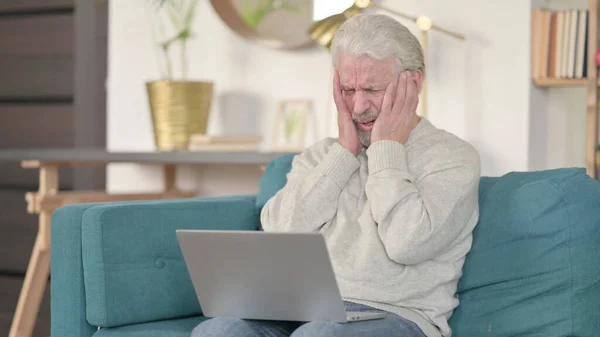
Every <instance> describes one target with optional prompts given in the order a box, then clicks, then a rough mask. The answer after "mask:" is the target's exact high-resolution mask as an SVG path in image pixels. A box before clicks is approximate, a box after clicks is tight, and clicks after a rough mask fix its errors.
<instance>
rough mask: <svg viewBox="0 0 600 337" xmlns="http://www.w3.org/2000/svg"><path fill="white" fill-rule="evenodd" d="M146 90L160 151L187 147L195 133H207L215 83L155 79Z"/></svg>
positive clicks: (155, 137) (147, 84)
mask: <svg viewBox="0 0 600 337" xmlns="http://www.w3.org/2000/svg"><path fill="white" fill-rule="evenodd" d="M146 89H147V90H148V99H149V102H150V110H151V113H152V125H153V129H154V141H155V143H156V147H157V149H158V150H159V151H174V150H186V149H187V148H188V143H189V138H190V135H191V134H206V127H207V125H208V117H209V112H210V106H211V102H212V97H213V83H212V82H200V81H199V82H194V81H181V82H177V81H153V82H148V83H146Z"/></svg>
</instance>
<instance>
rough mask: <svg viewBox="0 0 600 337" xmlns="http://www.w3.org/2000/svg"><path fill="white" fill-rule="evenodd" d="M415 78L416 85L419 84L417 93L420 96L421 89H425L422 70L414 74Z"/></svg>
mask: <svg viewBox="0 0 600 337" xmlns="http://www.w3.org/2000/svg"><path fill="white" fill-rule="evenodd" d="M413 77H414V79H415V83H416V84H417V91H418V92H419V94H420V93H421V89H423V73H422V72H421V71H420V70H416V71H414V72H413Z"/></svg>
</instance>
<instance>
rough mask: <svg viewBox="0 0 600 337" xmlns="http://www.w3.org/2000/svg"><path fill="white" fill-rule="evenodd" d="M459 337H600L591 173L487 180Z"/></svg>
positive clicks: (598, 194)
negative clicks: (589, 174) (588, 174)
mask: <svg viewBox="0 0 600 337" xmlns="http://www.w3.org/2000/svg"><path fill="white" fill-rule="evenodd" d="M457 296H458V298H459V301H460V305H459V306H458V308H457V309H456V310H455V312H454V314H453V316H452V317H451V320H450V325H451V327H452V329H453V335H454V336H459V337H470V336H494V337H504V336H506V337H508V336H546V337H555V336H556V337H558V336H561V337H562V336H580V337H588V336H589V337H592V336H597V335H598V331H600V185H599V184H598V182H597V181H595V180H593V179H592V178H590V177H589V176H587V175H586V173H585V170H583V169H558V170H547V171H541V172H515V173H510V174H507V175H505V176H503V177H499V178H483V179H482V180H481V184H480V219H479V223H478V225H477V227H476V228H475V230H474V240H473V246H472V249H471V251H470V252H469V254H468V256H467V259H466V261H465V265H464V269H463V276H462V278H461V279H460V282H459V287H458V293H457Z"/></svg>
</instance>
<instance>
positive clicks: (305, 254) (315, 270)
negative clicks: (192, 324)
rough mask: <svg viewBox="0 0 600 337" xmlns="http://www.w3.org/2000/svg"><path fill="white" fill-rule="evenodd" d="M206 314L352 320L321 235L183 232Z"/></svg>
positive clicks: (358, 315) (357, 317) (359, 315)
mask: <svg viewBox="0 0 600 337" xmlns="http://www.w3.org/2000/svg"><path fill="white" fill-rule="evenodd" d="M176 234H177V238H178V240H179V245H180V247H181V251H182V253H183V256H184V259H185V263H186V265H187V268H188V272H189V274H190V278H191V280H192V283H193V285H194V290H195V291H196V295H197V297H198V301H199V303H200V306H201V308H202V312H203V314H204V316H206V317H233V318H242V319H255V320H277V321H299V322H310V321H330V322H338V323H348V322H355V321H364V320H370V319H379V318H383V317H385V316H386V313H381V312H346V311H345V307H344V302H343V300H342V298H341V295H340V291H339V288H338V284H337V281H336V279H335V274H334V271H333V267H332V264H331V261H330V259H329V253H328V251H327V247H326V243H325V239H324V238H323V236H322V235H321V234H318V233H272V232H262V231H209V230H177V232H176Z"/></svg>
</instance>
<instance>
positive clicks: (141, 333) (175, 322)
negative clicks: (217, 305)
mask: <svg viewBox="0 0 600 337" xmlns="http://www.w3.org/2000/svg"><path fill="white" fill-rule="evenodd" d="M207 319H208V318H206V317H203V316H196V317H190V318H183V319H171V320H166V321H158V322H151V323H142V324H133V325H127V326H123V327H119V328H105V329H100V330H98V332H96V333H95V334H94V335H93V337H190V335H191V334H192V330H193V329H194V328H195V327H196V326H197V325H198V324H200V323H201V322H202V321H205V320H207Z"/></svg>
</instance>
